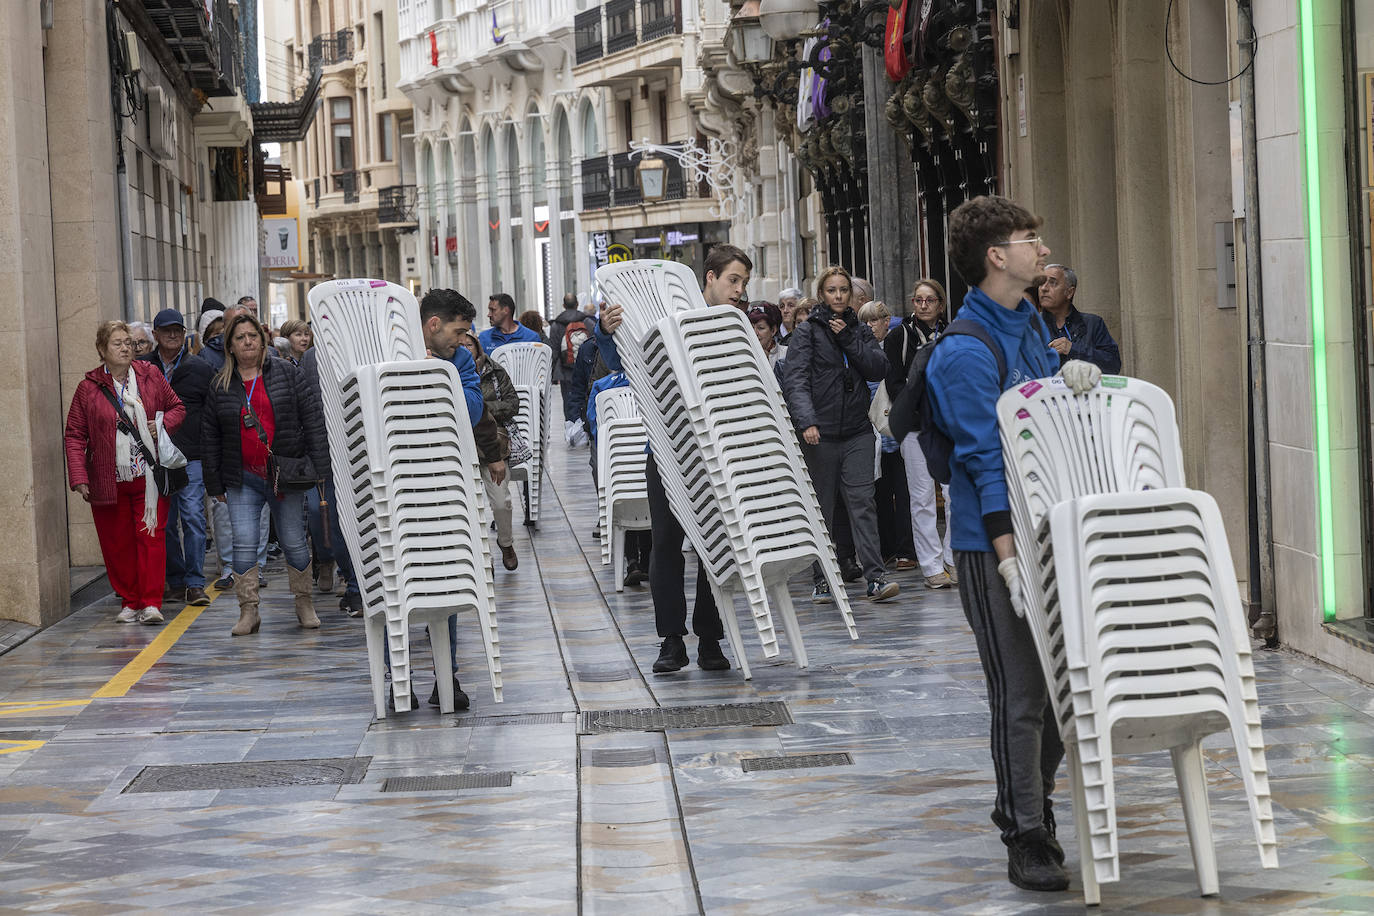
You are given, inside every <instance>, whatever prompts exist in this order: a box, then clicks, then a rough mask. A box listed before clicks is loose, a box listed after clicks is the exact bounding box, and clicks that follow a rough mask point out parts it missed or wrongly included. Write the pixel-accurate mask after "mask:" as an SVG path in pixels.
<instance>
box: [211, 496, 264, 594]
mask: <svg viewBox="0 0 1374 916" xmlns="http://www.w3.org/2000/svg"><path fill="white" fill-rule="evenodd" d="M210 515H211V516H212V518H211V521H212V522H213V523H214V526H215V552H216V553H218V554H219V574H220V575H221V576H222V575H224V574H225V573H227V572H229V571H230V569H231V568H233V564H234V526H233V524H232V523H231V522H230V521H229V504H228V503H222V502H220V501H219V500H217V499H214V500H211V501H210ZM271 517H272V516H271V513H270V512H269V509H268V506H267V505H266V504H264V505H263V507H262V517H261V519H259V523H260V525H261V529H260V530H259V532H258V568H259V569H261V568H262V567H265V566H266V565H267V531H268V528H269V527H270V520H271Z"/></svg>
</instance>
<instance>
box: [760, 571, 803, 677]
mask: <svg viewBox="0 0 1374 916" xmlns="http://www.w3.org/2000/svg"><path fill="white" fill-rule="evenodd" d="M768 597H769V598H770V599H771V603H772V605H773V613H774V614H775V615H776V616H778V617H781V618H782V631H783V632H784V633H786V634H787V642H788V643H789V644H790V645H791V647H792V657H793V658H794V659H796V661H797V667H798V668H806V667H809V666H810V664H811V660H810V658H808V657H807V654H806V644H805V643H804V642H802V635H801V625H800V624H799V623H798V622H797V611H796V608H794V607H793V606H792V594H791V593H790V592H789V591H788V590H787V583H786V582H784V583H782V584H781V585H775V586H773V587H772V588H770V589H768Z"/></svg>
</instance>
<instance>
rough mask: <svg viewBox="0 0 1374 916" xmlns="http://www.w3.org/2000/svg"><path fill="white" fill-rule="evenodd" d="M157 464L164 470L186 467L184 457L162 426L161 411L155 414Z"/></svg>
mask: <svg viewBox="0 0 1374 916" xmlns="http://www.w3.org/2000/svg"><path fill="white" fill-rule="evenodd" d="M157 463H158V464H160V465H162V466H163V467H164V468H184V467H186V456H185V455H183V454H182V453H181V449H179V448H177V444H176V443H175V442H173V441H172V435H171V433H169V432H167V430H166V429H164V428H163V426H162V411H160V410H159V411H158V412H157Z"/></svg>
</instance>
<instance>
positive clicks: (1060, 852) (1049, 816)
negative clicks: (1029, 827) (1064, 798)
mask: <svg viewBox="0 0 1374 916" xmlns="http://www.w3.org/2000/svg"><path fill="white" fill-rule="evenodd" d="M1057 832H1058V831H1056V830H1055V824H1054V812H1053V811H1052V810H1050V804H1049V801H1048V800H1046V802H1045V833H1047V834H1048V835H1049V836H1048V837H1047V838H1046V840H1045V845H1047V846H1049V847H1050V852H1051V853H1052V854H1053V855H1054V860H1055V861H1056V862H1058V863H1059V864H1060V865H1063V864H1064V847H1063V846H1060V845H1059V840H1057V839H1055V834H1056V833H1057Z"/></svg>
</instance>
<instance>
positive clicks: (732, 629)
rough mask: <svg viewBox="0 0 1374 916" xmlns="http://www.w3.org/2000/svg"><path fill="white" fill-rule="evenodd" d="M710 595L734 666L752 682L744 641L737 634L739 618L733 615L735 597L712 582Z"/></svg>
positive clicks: (738, 633)
mask: <svg viewBox="0 0 1374 916" xmlns="http://www.w3.org/2000/svg"><path fill="white" fill-rule="evenodd" d="M711 594H712V595H714V596H715V599H716V610H717V611H718V612H719V613H720V622H721V623H723V624H725V639H726V640H727V641H728V642H729V643H730V651H731V652H733V653H734V655H735V664H737V665H739V670H740V672H741V673H742V674H743V675H744V679H745V680H746V681H748V680H752V679H753V677H754V675H753V673H752V672H751V671H750V670H749V659H748V657H746V656H745V654H744V640H743V638H742V637H741V636H740V632H739V617H737V616H736V615H735V596H734V595H732V594H730V593H729V592H727V591H725V590H724V589H722V588H721V587H720V586H718V585H716V584H715V583H714V582H712V583H711Z"/></svg>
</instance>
